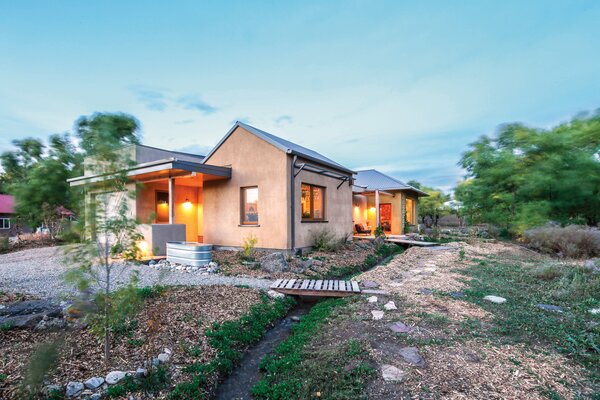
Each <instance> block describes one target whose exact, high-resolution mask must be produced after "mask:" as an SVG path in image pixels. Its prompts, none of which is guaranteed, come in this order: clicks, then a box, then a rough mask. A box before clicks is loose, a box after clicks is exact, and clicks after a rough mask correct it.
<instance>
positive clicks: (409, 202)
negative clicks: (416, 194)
mask: <svg viewBox="0 0 600 400" xmlns="http://www.w3.org/2000/svg"><path fill="white" fill-rule="evenodd" d="M406 220H407V221H408V224H409V225H414V224H415V223H416V222H415V200H414V199H406Z"/></svg>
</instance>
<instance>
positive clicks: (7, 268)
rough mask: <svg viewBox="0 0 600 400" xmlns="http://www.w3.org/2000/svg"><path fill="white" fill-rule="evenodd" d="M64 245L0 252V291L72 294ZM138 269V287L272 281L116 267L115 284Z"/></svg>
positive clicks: (258, 285)
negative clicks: (65, 276) (65, 275)
mask: <svg viewBox="0 0 600 400" xmlns="http://www.w3.org/2000/svg"><path fill="white" fill-rule="evenodd" d="M63 251H64V247H60V246H59V247H43V248H38V249H29V250H23V251H18V252H15V253H8V254H2V255H0V290H2V291H7V292H19V293H30V294H33V295H36V296H39V297H53V298H58V297H60V296H62V295H68V294H70V293H73V290H72V289H71V288H70V287H69V286H67V285H66V284H65V283H64V280H63V275H64V273H65V272H66V271H67V270H68V267H67V266H66V265H65V264H64V262H63V261H62V259H63ZM132 270H137V271H140V274H139V277H140V284H139V286H152V285H156V284H161V285H189V286H201V285H232V286H233V285H247V286H250V287H253V288H256V289H268V288H269V286H270V285H271V283H272V281H270V280H268V279H258V278H241V277H240V278H238V277H231V276H222V275H215V274H212V275H201V274H195V273H180V272H171V271H158V270H155V269H153V268H149V267H148V266H144V265H141V266H130V265H124V266H119V268H118V270H117V271H116V275H115V276H116V277H117V283H124V282H126V281H127V278H128V276H129V272H130V271H132Z"/></svg>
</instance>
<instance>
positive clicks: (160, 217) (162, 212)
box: [156, 191, 169, 224]
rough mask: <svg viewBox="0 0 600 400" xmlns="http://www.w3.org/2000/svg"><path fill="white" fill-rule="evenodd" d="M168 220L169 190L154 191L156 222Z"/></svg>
mask: <svg viewBox="0 0 600 400" xmlns="http://www.w3.org/2000/svg"><path fill="white" fill-rule="evenodd" d="M168 222H169V192H158V191H157V192H156V223H157V224H164V223H168Z"/></svg>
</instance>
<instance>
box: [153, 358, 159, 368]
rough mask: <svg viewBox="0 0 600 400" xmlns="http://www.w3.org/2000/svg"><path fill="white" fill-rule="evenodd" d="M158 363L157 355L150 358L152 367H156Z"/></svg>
mask: <svg viewBox="0 0 600 400" xmlns="http://www.w3.org/2000/svg"><path fill="white" fill-rule="evenodd" d="M159 365H160V360H159V359H158V358H157V357H155V358H153V359H152V366H153V367H158V366H159Z"/></svg>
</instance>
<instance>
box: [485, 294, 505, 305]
mask: <svg viewBox="0 0 600 400" xmlns="http://www.w3.org/2000/svg"><path fill="white" fill-rule="evenodd" d="M483 299H484V300H487V301H491V302H492V303H496V304H502V303H506V299H505V298H504V297H500V296H492V295H489V296H485V297H484V298H483Z"/></svg>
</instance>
